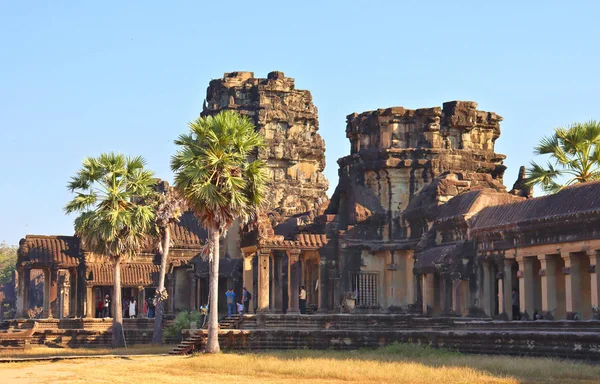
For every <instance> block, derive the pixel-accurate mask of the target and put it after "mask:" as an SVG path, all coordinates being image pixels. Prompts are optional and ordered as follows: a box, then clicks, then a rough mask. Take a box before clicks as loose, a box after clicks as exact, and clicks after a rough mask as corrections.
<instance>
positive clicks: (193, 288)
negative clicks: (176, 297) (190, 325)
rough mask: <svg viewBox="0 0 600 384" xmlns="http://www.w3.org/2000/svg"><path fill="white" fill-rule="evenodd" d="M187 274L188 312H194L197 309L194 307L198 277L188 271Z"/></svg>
mask: <svg viewBox="0 0 600 384" xmlns="http://www.w3.org/2000/svg"><path fill="white" fill-rule="evenodd" d="M188 274H189V277H190V311H195V310H197V309H198V307H197V306H196V292H197V289H196V283H197V280H198V277H197V276H196V273H195V272H194V271H188Z"/></svg>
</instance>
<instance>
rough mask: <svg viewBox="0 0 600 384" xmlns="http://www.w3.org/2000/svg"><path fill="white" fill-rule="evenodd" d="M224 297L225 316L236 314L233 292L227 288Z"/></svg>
mask: <svg viewBox="0 0 600 384" xmlns="http://www.w3.org/2000/svg"><path fill="white" fill-rule="evenodd" d="M225 297H226V298H227V316H233V315H234V314H235V312H236V308H235V293H234V292H233V289H231V288H229V289H228V290H227V292H225Z"/></svg>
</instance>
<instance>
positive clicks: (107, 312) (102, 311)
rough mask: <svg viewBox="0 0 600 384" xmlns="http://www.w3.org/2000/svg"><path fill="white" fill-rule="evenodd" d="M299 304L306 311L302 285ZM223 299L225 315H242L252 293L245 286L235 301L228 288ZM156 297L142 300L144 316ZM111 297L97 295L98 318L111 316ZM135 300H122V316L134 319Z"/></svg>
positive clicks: (149, 314) (150, 315)
mask: <svg viewBox="0 0 600 384" xmlns="http://www.w3.org/2000/svg"><path fill="white" fill-rule="evenodd" d="M298 298H299V304H300V313H302V314H304V313H306V289H305V288H304V286H301V287H300V293H299V295H298ZM225 299H226V301H227V316H233V315H234V314H235V313H239V314H240V315H243V314H244V313H248V311H249V309H250V300H252V294H251V293H250V292H249V291H248V290H247V289H246V287H244V288H243V290H242V297H241V300H240V301H236V298H235V292H233V288H229V289H228V290H227V292H225ZM156 301H157V299H156V297H147V298H146V300H145V302H144V313H145V314H146V317H148V318H153V317H154V316H155V308H156ZM111 302H112V300H111V298H110V295H106V296H104V299H102V298H101V297H100V296H98V297H97V301H96V317H98V318H107V317H112V314H111ZM137 304H138V303H137V300H136V299H135V297H133V296H132V297H131V299H128V298H126V299H124V300H123V317H125V318H130V319H135V317H136V316H137V315H138V307H137Z"/></svg>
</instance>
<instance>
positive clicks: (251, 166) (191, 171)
mask: <svg viewBox="0 0 600 384" xmlns="http://www.w3.org/2000/svg"><path fill="white" fill-rule="evenodd" d="M189 128H190V132H189V133H187V134H183V135H181V136H179V138H178V139H177V140H176V141H175V144H177V145H178V146H179V149H178V151H177V153H176V154H175V155H174V156H173V158H172V160H171V168H172V169H173V171H174V172H175V187H176V188H177V189H178V190H179V191H180V193H181V194H182V196H183V197H184V198H185V199H186V200H187V203H188V205H189V207H190V208H191V209H193V210H194V212H195V213H196V215H197V216H198V218H199V219H200V221H201V223H202V225H203V226H204V227H205V228H207V229H208V231H209V241H208V246H207V250H208V252H207V255H206V256H207V259H208V261H209V274H210V277H209V291H210V303H209V320H208V340H207V346H206V352H210V353H216V352H218V351H219V343H218V339H217V332H218V313H217V308H218V275H219V239H220V237H221V236H223V235H224V234H225V233H226V232H227V230H228V229H229V228H230V227H231V225H232V224H233V223H234V221H235V220H237V219H240V220H241V221H242V222H246V221H247V220H248V219H250V218H251V217H252V216H253V215H255V213H256V211H257V209H258V208H259V207H260V206H261V204H262V202H263V199H264V192H265V184H266V172H265V163H264V162H263V161H262V160H258V159H255V157H256V156H255V154H256V152H255V151H257V150H259V149H260V148H262V147H264V145H265V144H264V139H263V137H262V136H261V135H260V134H259V133H257V132H256V130H255V127H254V125H253V124H252V122H251V121H250V119H248V118H247V117H245V116H241V115H240V114H238V113H236V112H234V111H223V112H220V113H219V114H217V115H215V116H207V117H200V118H198V119H197V120H195V121H193V122H191V123H190V124H189Z"/></svg>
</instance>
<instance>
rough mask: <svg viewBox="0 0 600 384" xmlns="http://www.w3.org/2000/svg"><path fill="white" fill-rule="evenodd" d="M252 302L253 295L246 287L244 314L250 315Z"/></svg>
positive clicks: (244, 291)
mask: <svg viewBox="0 0 600 384" xmlns="http://www.w3.org/2000/svg"><path fill="white" fill-rule="evenodd" d="M250 300H252V294H251V293H250V292H248V290H247V289H246V287H244V290H243V291H242V303H243V304H244V313H249V310H250Z"/></svg>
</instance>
